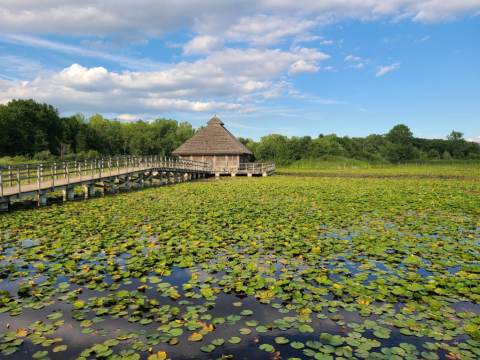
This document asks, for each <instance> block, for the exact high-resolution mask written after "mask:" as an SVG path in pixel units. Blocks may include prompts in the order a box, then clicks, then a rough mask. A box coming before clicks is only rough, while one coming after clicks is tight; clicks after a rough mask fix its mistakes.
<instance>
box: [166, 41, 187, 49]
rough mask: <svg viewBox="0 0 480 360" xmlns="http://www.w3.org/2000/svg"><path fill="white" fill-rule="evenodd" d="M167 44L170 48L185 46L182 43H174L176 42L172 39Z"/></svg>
mask: <svg viewBox="0 0 480 360" xmlns="http://www.w3.org/2000/svg"><path fill="white" fill-rule="evenodd" d="M165 46H166V47H168V48H181V47H183V45H182V44H177V43H174V42H171V41H167V42H166V43H165Z"/></svg>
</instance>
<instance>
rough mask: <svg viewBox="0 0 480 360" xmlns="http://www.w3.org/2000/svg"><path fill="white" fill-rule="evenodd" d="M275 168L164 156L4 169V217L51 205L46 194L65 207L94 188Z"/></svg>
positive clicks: (0, 198)
mask: <svg viewBox="0 0 480 360" xmlns="http://www.w3.org/2000/svg"><path fill="white" fill-rule="evenodd" d="M274 172H275V164H256V163H252V164H217V165H216V166H212V164H209V163H204V162H197V161H191V160H178V159H175V158H170V157H165V156H122V157H114V158H103V159H89V160H73V161H62V162H49V163H41V164H26V165H17V166H3V167H0V211H8V208H9V204H10V202H11V201H12V200H18V199H22V198H27V197H33V196H38V205H39V206H43V205H46V202H47V199H46V194H47V193H51V192H56V191H63V199H64V201H68V200H73V198H74V189H75V188H77V187H84V193H85V197H86V198H89V197H93V196H95V188H96V187H97V188H101V189H102V191H103V192H105V191H108V192H110V193H114V192H115V191H116V190H118V189H119V188H121V187H123V188H126V189H130V188H131V187H132V186H153V184H154V180H155V183H157V184H159V185H164V184H171V183H178V182H184V181H189V180H193V179H199V178H205V177H206V176H213V175H215V176H220V175H222V174H228V175H231V176H236V175H237V174H246V175H248V176H252V175H254V174H257V175H262V176H268V175H271V174H273V173H274Z"/></svg>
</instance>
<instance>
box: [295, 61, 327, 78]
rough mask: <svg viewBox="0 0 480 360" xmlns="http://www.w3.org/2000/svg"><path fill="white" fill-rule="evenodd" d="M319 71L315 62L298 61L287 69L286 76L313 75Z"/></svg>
mask: <svg viewBox="0 0 480 360" xmlns="http://www.w3.org/2000/svg"><path fill="white" fill-rule="evenodd" d="M318 70H320V67H318V66H317V63H316V62H315V61H305V60H298V61H297V62H295V63H293V64H292V66H290V69H288V75H299V74H306V73H314V72H317V71H318Z"/></svg>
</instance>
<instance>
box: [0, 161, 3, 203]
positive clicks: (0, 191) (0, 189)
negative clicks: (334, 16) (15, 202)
mask: <svg viewBox="0 0 480 360" xmlns="http://www.w3.org/2000/svg"><path fill="white" fill-rule="evenodd" d="M0 197H3V168H2V167H0Z"/></svg>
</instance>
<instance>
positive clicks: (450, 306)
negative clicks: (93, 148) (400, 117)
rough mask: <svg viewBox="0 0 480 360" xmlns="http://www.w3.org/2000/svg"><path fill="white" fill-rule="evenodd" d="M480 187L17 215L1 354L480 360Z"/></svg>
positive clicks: (191, 200) (332, 186) (398, 178)
mask: <svg viewBox="0 0 480 360" xmlns="http://www.w3.org/2000/svg"><path fill="white" fill-rule="evenodd" d="M427 171H428V173H426V172H427ZM350 175H351V176H350ZM387 175H388V176H387ZM479 175H480V171H479V170H478V169H477V168H476V167H470V168H469V169H465V168H462V169H461V171H460V170H459V169H458V168H456V167H455V166H448V167H443V168H442V167H437V168H433V169H432V168H428V169H427V168H419V167H415V168H413V167H412V168H409V167H401V168H398V169H392V168H388V169H370V170H355V171H351V170H347V171H342V172H341V174H340V176H335V174H332V173H328V174H327V175H326V176H323V173H322V172H321V171H310V172H309V171H306V170H302V171H301V172H300V171H299V172H298V173H296V172H295V170H292V169H289V170H288V174H286V175H282V174H280V175H277V176H274V177H271V178H254V179H252V178H249V179H247V178H233V179H230V178H228V179H221V180H215V181H211V182H196V183H186V184H178V185H175V186H168V187H161V188H160V187H157V188H150V189H145V190H141V191H135V192H130V193H122V194H120V195H116V196H107V197H103V198H97V199H91V200H87V201H75V202H68V203H65V204H63V205H61V206H55V205H53V206H50V207H46V208H42V209H38V208H32V209H27V210H19V211H14V212H11V213H8V214H2V215H1V216H0V357H2V358H4V357H5V358H6V359H25V358H35V359H49V358H71V359H82V360H83V359H94V358H100V359H111V360H120V359H122V360H127V359H128V360H134V359H149V360H164V359H178V358H195V359H222V358H223V359H229V358H250V359H260V358H265V359H273V358H275V359H279V358H282V359H297V358H298V359H299V358H302V359H304V358H314V359H320V360H330V359H339V360H345V359H388V360H390V359H400V360H401V359H407V360H410V359H439V358H449V359H462V360H469V359H477V358H478V357H479V356H480V306H479V305H480V286H479V285H480V264H479V259H480V244H479V239H480V230H479V229H480V198H479V195H478V191H479V190H480V185H479V183H478V179H479Z"/></svg>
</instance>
